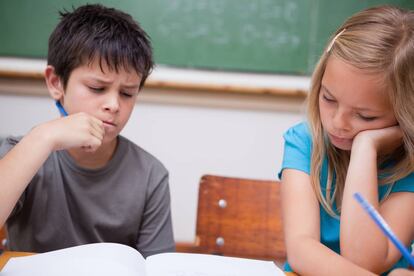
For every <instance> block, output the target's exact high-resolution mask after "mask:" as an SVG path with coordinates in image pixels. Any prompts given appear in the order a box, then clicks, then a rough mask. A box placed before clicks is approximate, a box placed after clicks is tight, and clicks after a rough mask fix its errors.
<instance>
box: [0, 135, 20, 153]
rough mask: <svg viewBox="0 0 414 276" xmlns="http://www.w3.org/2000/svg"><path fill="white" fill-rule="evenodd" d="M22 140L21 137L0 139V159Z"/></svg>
mask: <svg viewBox="0 0 414 276" xmlns="http://www.w3.org/2000/svg"><path fill="white" fill-rule="evenodd" d="M22 138H23V136H7V137H0V158H2V157H3V156H4V155H6V153H7V152H9V151H10V150H11V149H12V148H13V147H14V146H15V145H16V144H17V143H19V141H20V140H21V139H22Z"/></svg>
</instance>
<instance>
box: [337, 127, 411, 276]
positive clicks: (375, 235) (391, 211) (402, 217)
mask: <svg viewBox="0 0 414 276" xmlns="http://www.w3.org/2000/svg"><path fill="white" fill-rule="evenodd" d="M398 130H399V128H398V127H391V128H386V129H380V130H369V131H365V132H364V133H363V132H361V133H360V134H358V135H357V137H356V138H355V139H354V142H353V145H352V151H351V160H350V165H349V168H348V172H347V177H346V181H345V189H344V195H343V201H342V213H341V235H340V237H341V254H342V255H343V256H344V257H346V258H347V259H349V260H351V261H352V262H354V263H357V264H359V265H361V266H363V267H365V268H367V269H369V270H371V271H375V272H377V273H381V272H384V271H387V270H388V269H390V268H391V267H392V265H394V264H395V263H396V262H397V261H398V259H399V258H401V254H400V253H399V251H398V250H397V248H396V247H395V246H394V245H393V244H392V243H391V241H389V240H388V239H387V237H386V236H385V235H384V234H383V233H382V232H381V230H380V229H379V227H378V226H377V225H376V224H375V223H374V221H372V220H371V219H370V218H369V217H368V215H367V214H366V213H365V212H364V211H363V209H362V208H361V206H359V205H358V203H357V202H356V200H355V199H354V198H353V194H354V193H356V192H359V193H360V194H362V195H363V196H364V197H365V198H366V199H367V201H369V202H370V203H371V204H372V205H373V206H374V207H375V208H376V209H377V210H378V211H379V213H380V214H381V215H382V216H383V217H384V219H385V220H386V221H387V223H388V224H389V225H390V227H391V229H392V230H393V231H394V232H395V234H396V235H397V237H399V239H400V240H401V241H402V242H403V243H404V244H406V245H407V246H408V245H409V244H410V242H411V239H412V237H413V234H414V213H413V212H412V210H413V209H414V193H409V192H399V193H393V194H391V195H390V196H389V197H388V198H387V199H386V200H385V201H384V202H383V203H381V204H380V203H379V201H378V170H377V156H378V155H379V154H380V153H382V154H386V153H389V152H391V151H392V150H393V149H394V148H395V147H396V146H398V145H400V144H401V142H400V141H401V135H400V133H399V131H398ZM384 151H385V152H384Z"/></svg>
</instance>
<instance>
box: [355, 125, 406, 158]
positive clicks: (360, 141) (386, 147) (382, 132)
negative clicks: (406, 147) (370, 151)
mask: <svg viewBox="0 0 414 276" xmlns="http://www.w3.org/2000/svg"><path fill="white" fill-rule="evenodd" d="M402 142H403V141H402V131H401V128H400V126H398V125H397V126H392V127H386V128H381V129H370V130H364V131H361V132H360V133H358V134H357V135H356V136H355V138H354V141H353V143H352V149H354V147H365V146H373V147H374V149H375V150H376V152H377V154H378V155H384V154H389V153H392V152H393V151H394V150H395V149H396V148H398V147H399V146H400V145H402Z"/></svg>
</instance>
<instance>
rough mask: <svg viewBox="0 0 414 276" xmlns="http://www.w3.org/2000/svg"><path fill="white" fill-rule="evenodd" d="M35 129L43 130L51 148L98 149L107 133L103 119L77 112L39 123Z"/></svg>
mask: <svg viewBox="0 0 414 276" xmlns="http://www.w3.org/2000/svg"><path fill="white" fill-rule="evenodd" d="M33 131H37V132H41V135H42V137H43V138H46V140H47V141H48V142H49V144H50V146H51V150H52V151H55V150H63V149H70V148H84V149H85V150H86V151H91V152H93V151H96V149H98V148H99V147H100V146H101V144H102V140H103V137H104V134H105V130H104V127H103V123H102V121H100V120H98V119H96V118H95V117H93V116H91V115H88V114H86V113H83V112H81V113H76V114H73V115H70V116H67V117H62V118H59V119H55V120H53V121H49V122H47V123H44V124H42V125H39V126H38V127H36V128H35V129H33Z"/></svg>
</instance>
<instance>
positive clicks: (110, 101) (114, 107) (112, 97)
mask: <svg viewBox="0 0 414 276" xmlns="http://www.w3.org/2000/svg"><path fill="white" fill-rule="evenodd" d="M104 109H105V110H107V111H110V112H111V113H116V112H118V110H119V98H118V95H117V94H115V93H109V94H108V95H107V97H106V99H105V103H104Z"/></svg>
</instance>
